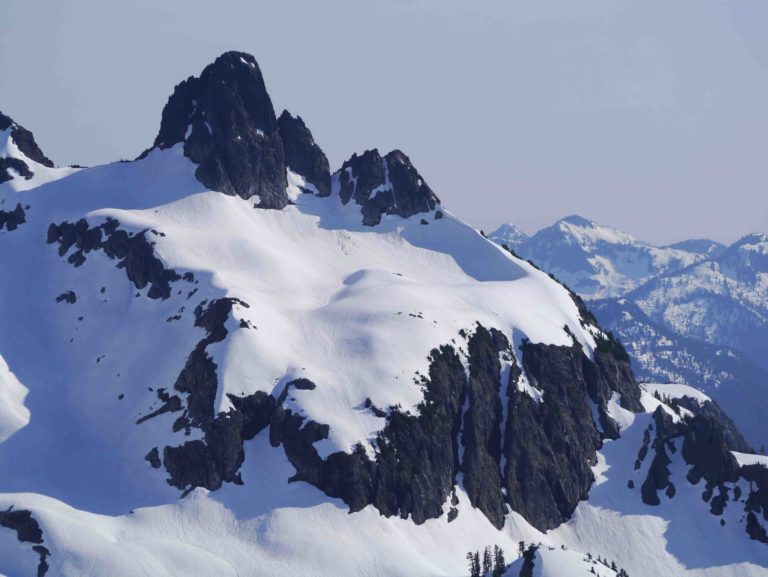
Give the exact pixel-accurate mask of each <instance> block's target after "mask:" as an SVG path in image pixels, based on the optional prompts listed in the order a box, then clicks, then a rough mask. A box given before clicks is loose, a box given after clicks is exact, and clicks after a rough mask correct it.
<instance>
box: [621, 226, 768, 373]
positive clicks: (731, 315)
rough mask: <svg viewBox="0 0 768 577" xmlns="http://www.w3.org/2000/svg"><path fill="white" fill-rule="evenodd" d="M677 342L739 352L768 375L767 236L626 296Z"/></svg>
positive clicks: (747, 240)
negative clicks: (695, 342)
mask: <svg viewBox="0 0 768 577" xmlns="http://www.w3.org/2000/svg"><path fill="white" fill-rule="evenodd" d="M627 296H628V298H631V299H632V300H634V301H635V302H636V303H637V304H638V306H639V307H640V308H641V309H643V311H644V312H645V313H646V314H647V315H649V316H650V317H651V318H653V319H654V320H657V322H663V323H665V324H666V325H667V326H669V327H670V328H672V330H674V332H675V333H677V334H678V335H681V336H686V337H691V338H696V339H699V340H702V341H704V342H708V343H711V344H716V345H721V346H729V347H733V348H735V349H738V350H740V351H743V353H744V354H745V355H746V356H747V357H748V358H750V359H751V360H752V362H754V363H755V364H757V365H758V366H761V367H762V368H764V369H768V361H766V359H765V355H764V352H765V350H766V348H767V347H768V236H766V235H765V234H752V235H748V236H745V237H744V238H742V239H740V240H739V241H737V242H735V243H734V244H733V245H731V246H729V247H728V248H727V249H726V250H724V251H723V252H722V254H720V255H719V256H717V257H715V258H712V259H709V260H707V261H705V262H702V263H699V264H697V265H696V266H693V267H690V268H686V269H683V270H680V271H677V272H674V273H671V274H668V275H662V276H660V277H659V278H657V279H654V280H653V281H651V282H649V283H647V284H646V285H645V286H643V287H640V288H638V289H637V290H636V291H634V292H633V293H631V294H629V295H627Z"/></svg>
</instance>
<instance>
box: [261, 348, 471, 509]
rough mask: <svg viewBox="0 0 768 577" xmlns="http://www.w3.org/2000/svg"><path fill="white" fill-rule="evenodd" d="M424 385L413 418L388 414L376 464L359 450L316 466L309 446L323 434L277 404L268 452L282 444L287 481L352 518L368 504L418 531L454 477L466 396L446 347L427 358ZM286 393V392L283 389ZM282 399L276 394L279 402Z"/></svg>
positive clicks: (439, 504) (455, 359)
mask: <svg viewBox="0 0 768 577" xmlns="http://www.w3.org/2000/svg"><path fill="white" fill-rule="evenodd" d="M430 358H431V364H430V371H429V379H426V378H425V380H424V382H423V385H424V402H423V403H422V405H421V406H420V408H419V409H420V412H419V415H412V414H410V413H407V412H403V411H401V410H399V409H396V410H393V411H392V412H391V413H390V416H389V419H388V422H387V424H386V426H385V427H384V430H383V431H382V432H381V433H380V434H379V436H378V438H377V442H376V449H377V454H376V460H375V462H374V461H371V460H370V458H369V457H368V456H367V455H366V453H365V450H364V448H363V447H362V446H357V447H354V448H353V450H352V452H351V453H342V452H339V453H334V454H332V455H330V456H329V457H328V458H327V459H325V460H322V459H321V458H320V457H319V455H318V454H317V451H316V450H315V449H314V447H313V446H312V443H314V442H316V441H318V440H320V439H324V438H326V437H327V435H328V427H327V426H326V425H321V424H318V423H314V422H313V421H309V422H307V423H306V424H304V423H303V419H302V418H301V417H299V416H297V415H293V414H292V413H291V412H290V411H285V410H283V409H282V408H281V404H282V403H281V401H280V399H278V402H277V408H276V410H275V415H274V416H273V420H272V424H271V426H270V441H271V442H272V445H273V446H277V445H279V444H282V445H283V447H284V449H285V453H286V456H287V457H288V459H289V460H290V461H291V464H292V465H293V466H294V467H295V468H296V471H297V473H296V475H295V476H294V477H293V478H292V479H291V480H292V481H296V480H302V481H306V482H308V483H311V484H313V485H315V486H316V487H318V488H320V489H322V490H323V491H324V492H326V493H327V494H328V495H330V496H332V497H339V498H341V499H342V500H344V502H345V503H347V504H348V505H349V507H350V510H351V511H359V510H360V509H362V508H363V507H365V506H366V505H369V504H373V505H374V506H375V507H376V508H377V509H379V511H380V512H381V513H382V514H383V515H386V516H390V515H399V516H400V517H402V518H408V517H410V518H411V519H412V520H413V521H414V522H415V523H417V524H420V523H423V522H424V521H426V520H427V519H432V518H435V517H439V516H440V515H441V514H442V510H443V505H444V503H445V501H446V499H447V498H448V496H449V494H450V492H451V490H452V488H453V485H454V479H455V476H456V473H457V471H458V433H459V428H460V423H461V407H462V405H463V403H464V398H465V395H466V386H467V383H466V375H465V374H464V368H463V366H462V364H461V361H460V359H459V357H458V355H457V354H456V352H455V351H454V350H453V349H452V348H451V347H442V348H440V349H439V350H437V349H436V350H434V351H432V355H431V357H430ZM286 390H287V389H286ZM284 395H285V392H284V393H283V395H281V398H284Z"/></svg>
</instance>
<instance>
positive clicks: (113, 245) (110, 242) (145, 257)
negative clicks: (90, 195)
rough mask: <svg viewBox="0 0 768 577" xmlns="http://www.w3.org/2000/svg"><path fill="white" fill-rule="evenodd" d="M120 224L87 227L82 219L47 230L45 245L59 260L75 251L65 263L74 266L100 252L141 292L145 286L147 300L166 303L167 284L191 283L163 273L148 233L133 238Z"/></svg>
mask: <svg viewBox="0 0 768 577" xmlns="http://www.w3.org/2000/svg"><path fill="white" fill-rule="evenodd" d="M119 226H120V223H119V222H118V221H117V220H115V219H113V218H108V219H107V220H106V221H105V222H104V223H103V224H100V225H98V226H94V227H89V226H88V222H87V221H86V220H85V219H80V220H78V221H77V222H76V223H70V222H67V221H65V222H62V223H61V224H58V225H57V224H51V225H50V226H49V227H48V244H56V243H58V245H59V256H64V255H66V254H67V252H69V250H70V249H71V248H72V247H75V249H76V250H75V251H73V252H72V253H71V254H70V255H69V257H68V258H67V260H68V261H69V262H70V263H71V264H73V265H74V266H76V267H77V266H80V265H82V264H83V263H84V262H85V260H86V257H85V255H86V254H88V253H89V252H91V251H94V250H101V251H103V252H104V254H106V255H107V257H109V258H111V259H116V260H117V261H118V263H117V268H122V269H125V272H126V274H127V276H128V279H129V280H130V281H131V282H132V283H133V285H134V286H135V287H136V288H137V289H139V290H141V289H143V288H144V287H146V286H149V291H147V296H148V297H149V298H151V299H167V298H168V297H169V296H170V295H171V283H173V282H176V281H179V280H182V278H183V279H184V280H187V281H188V282H193V281H194V277H193V276H192V275H191V274H185V275H184V276H183V277H182V276H181V275H179V274H178V273H177V272H176V271H174V270H172V269H167V268H165V266H164V265H163V262H162V261H161V260H160V259H159V258H157V256H155V253H154V249H153V246H154V243H153V242H151V241H149V240H148V239H147V234H148V233H149V232H150V231H148V230H143V231H141V232H139V233H136V234H133V233H129V232H126V231H124V230H120V229H119V228H118V227H119Z"/></svg>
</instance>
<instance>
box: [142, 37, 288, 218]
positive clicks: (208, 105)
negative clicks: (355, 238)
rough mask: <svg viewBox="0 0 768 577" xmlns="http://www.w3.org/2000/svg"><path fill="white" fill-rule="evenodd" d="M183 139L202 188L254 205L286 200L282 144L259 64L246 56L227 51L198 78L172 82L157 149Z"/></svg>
mask: <svg viewBox="0 0 768 577" xmlns="http://www.w3.org/2000/svg"><path fill="white" fill-rule="evenodd" d="M179 142H183V143H184V154H185V155H186V156H187V157H188V158H190V159H191V160H192V161H193V162H195V163H196V164H198V168H197V170H196V172H195V176H196V177H197V179H198V180H199V181H200V182H201V183H202V184H204V185H205V186H206V187H208V188H210V189H212V190H218V191H221V192H224V193H226V194H233V195H234V194H236V195H238V196H241V197H243V198H251V197H258V201H259V202H258V206H260V207H263V208H278V209H279V208H283V207H284V206H286V205H287V204H288V196H287V194H286V186H287V181H286V172H285V161H284V156H283V144H282V141H281V138H280V134H279V131H278V125H277V118H276V117H275V111H274V108H273V107H272V101H271V100H270V98H269V94H267V89H266V87H265V86H264V79H263V78H262V75H261V71H260V70H259V65H258V64H257V63H256V60H255V58H254V57H253V56H251V55H250V54H245V53H242V52H226V53H225V54H222V55H221V56H219V57H218V58H217V59H216V60H215V61H214V62H213V63H212V64H209V65H208V66H207V67H206V68H205V69H204V70H203V72H202V73H201V74H200V76H199V77H197V78H196V77H190V78H188V79H187V80H185V81H183V82H182V83H180V84H179V85H177V86H176V88H175V90H174V92H173V94H172V95H171V97H170V98H169V99H168V103H167V104H166V105H165V108H164V109H163V116H162V121H161V124H160V132H159V133H158V135H157V138H156V139H155V143H154V146H155V147H157V148H169V147H171V146H173V145H175V144H177V143H179Z"/></svg>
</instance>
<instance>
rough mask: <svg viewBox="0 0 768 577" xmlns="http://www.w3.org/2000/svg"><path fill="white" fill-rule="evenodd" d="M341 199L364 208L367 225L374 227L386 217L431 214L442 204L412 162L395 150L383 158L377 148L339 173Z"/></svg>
mask: <svg viewBox="0 0 768 577" xmlns="http://www.w3.org/2000/svg"><path fill="white" fill-rule="evenodd" d="M337 174H338V177H339V184H340V188H339V196H340V197H341V201H342V202H343V203H344V204H347V203H348V202H349V201H350V199H354V200H355V202H357V204H359V205H360V206H361V212H362V213H363V224H365V225H368V226H374V225H376V224H378V223H379V222H381V216H382V215H383V214H397V215H400V216H402V217H404V218H408V217H409V216H413V215H414V214H417V213H419V212H430V211H432V210H434V209H435V208H436V207H437V205H438V204H439V203H440V199H439V198H437V195H436V194H435V193H434V192H432V189H431V188H429V185H428V184H427V183H426V182H425V181H424V179H423V178H422V177H421V175H420V174H419V173H418V171H417V170H416V168H415V167H414V166H413V164H411V161H410V159H409V158H408V157H407V156H406V155H405V154H403V153H402V152H400V151H399V150H393V151H392V152H390V153H388V154H387V155H386V156H381V155H380V154H379V151H378V150H376V149H375V148H374V149H373V150H366V151H365V152H364V153H363V154H362V155H360V156H358V155H357V154H354V155H353V156H352V158H350V159H349V160H347V161H346V162H345V163H344V164H343V165H342V166H341V170H339V171H338V173H337Z"/></svg>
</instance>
